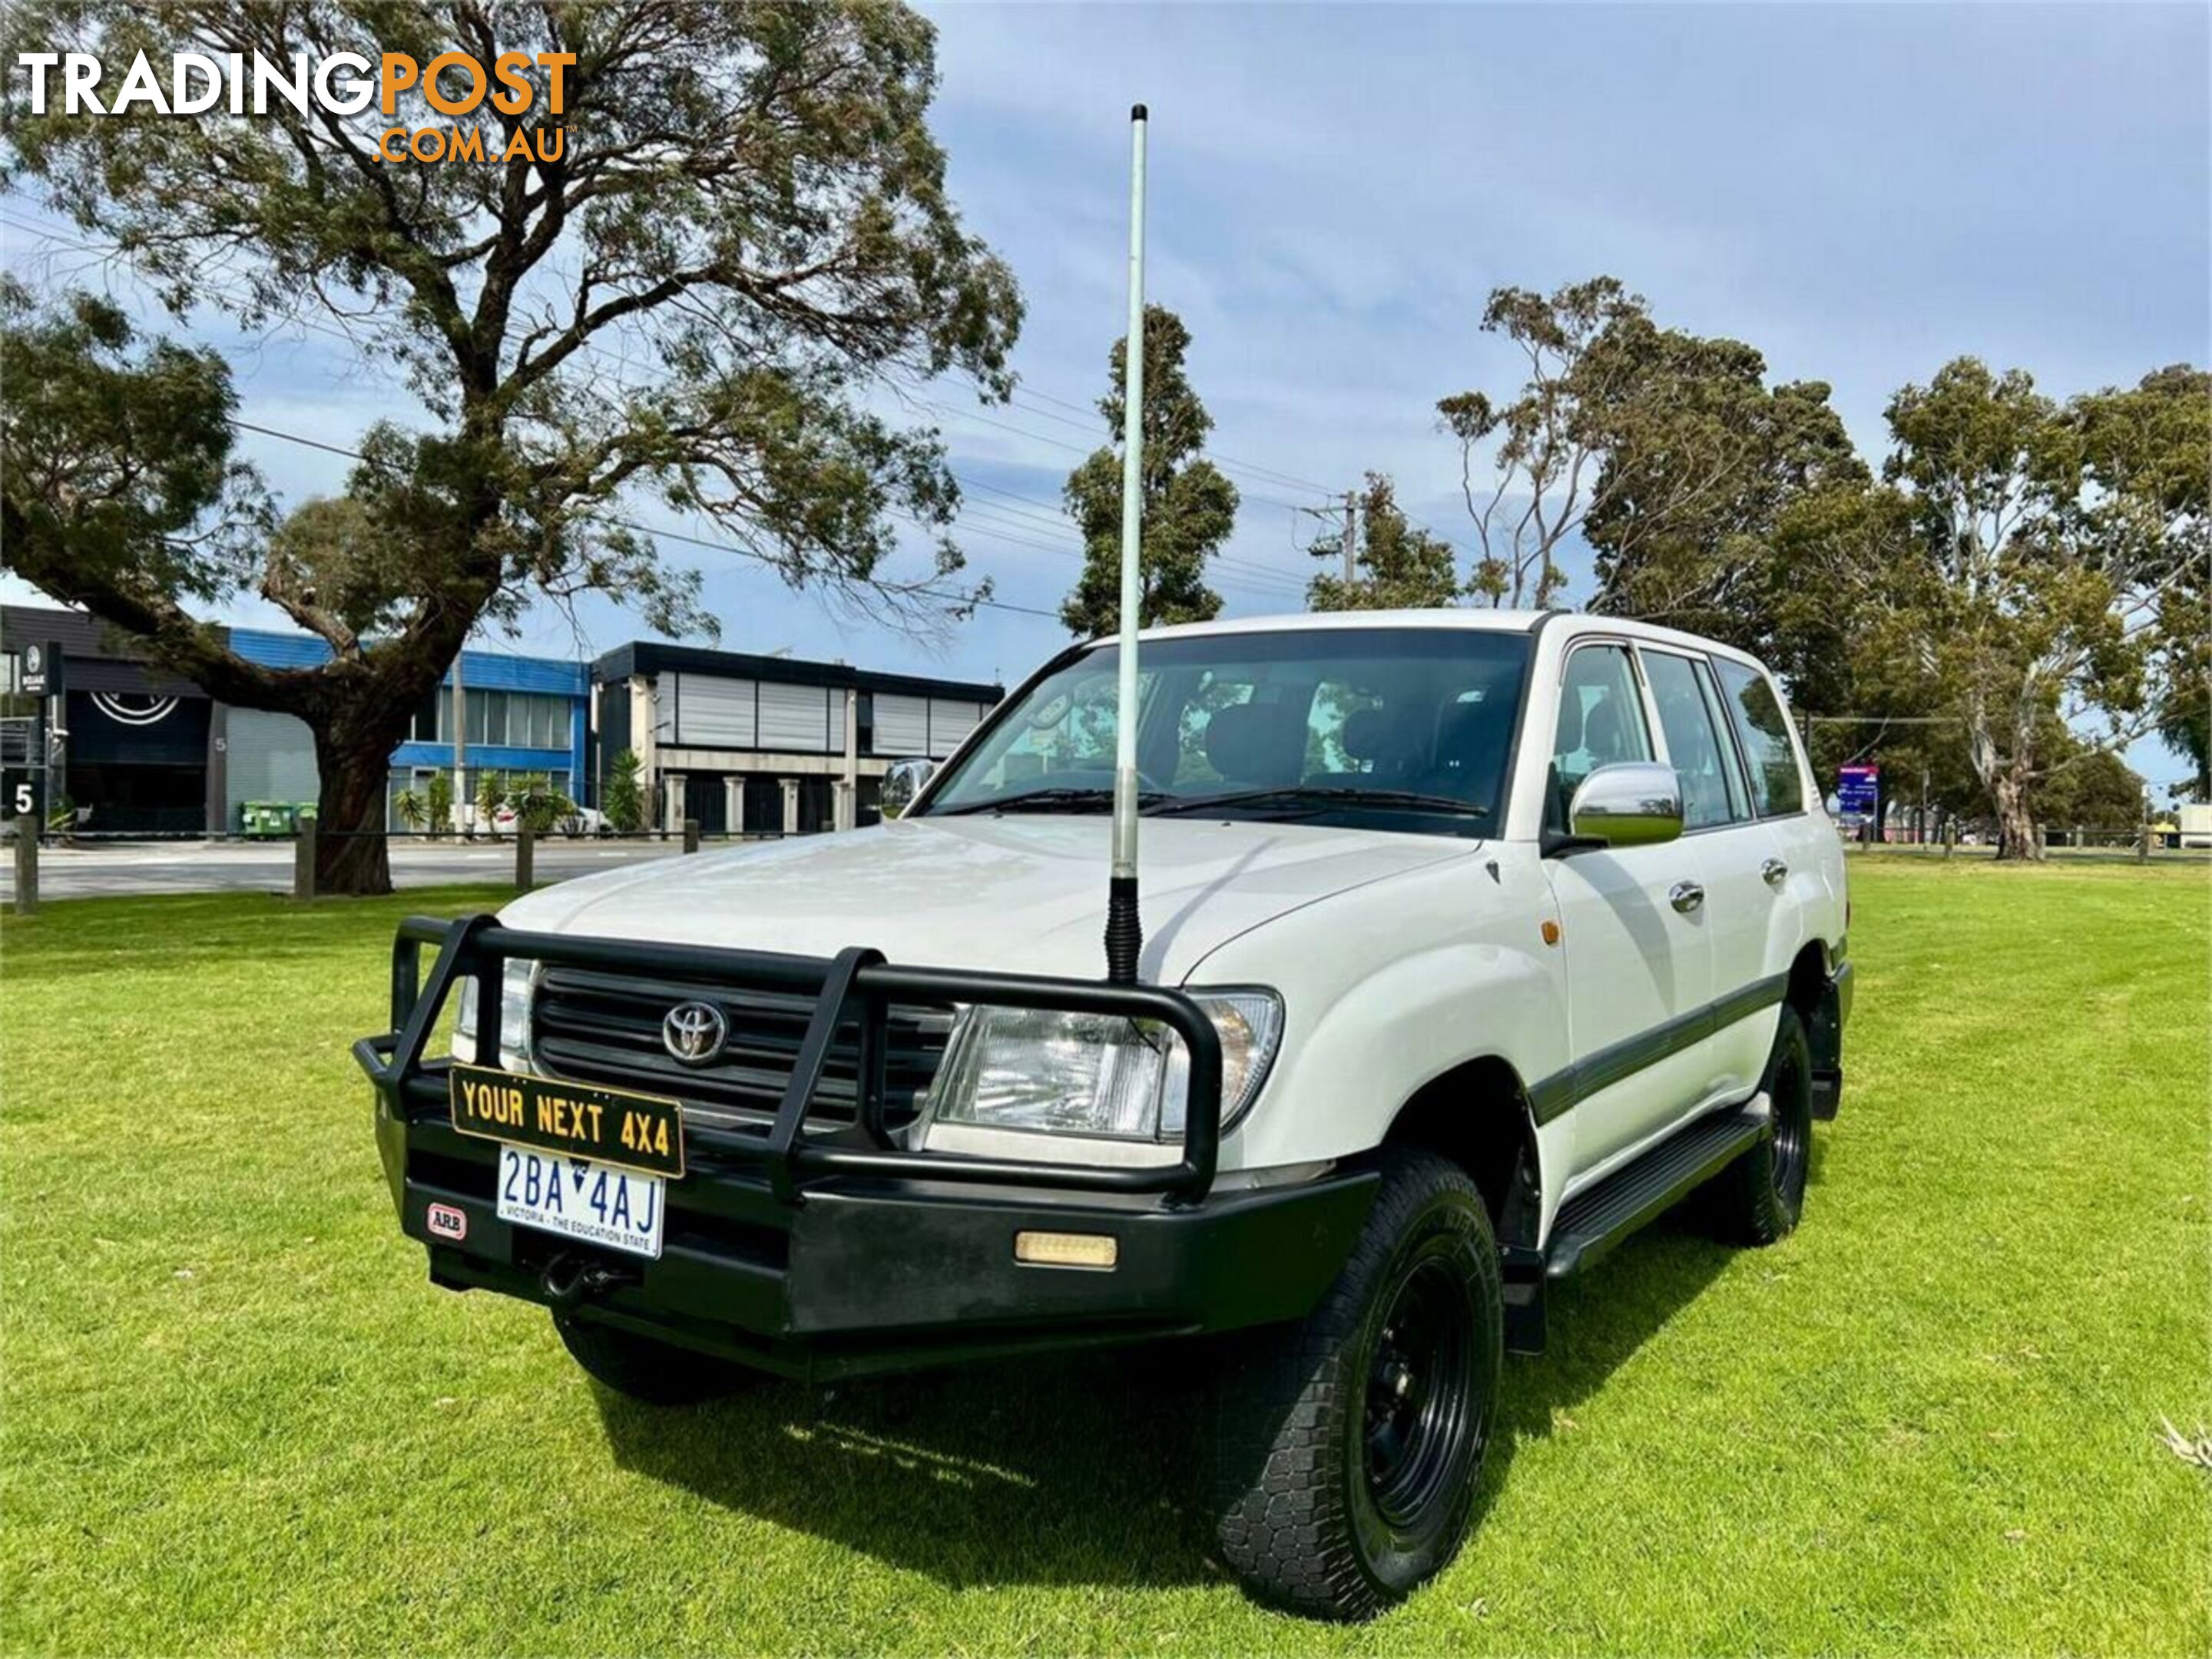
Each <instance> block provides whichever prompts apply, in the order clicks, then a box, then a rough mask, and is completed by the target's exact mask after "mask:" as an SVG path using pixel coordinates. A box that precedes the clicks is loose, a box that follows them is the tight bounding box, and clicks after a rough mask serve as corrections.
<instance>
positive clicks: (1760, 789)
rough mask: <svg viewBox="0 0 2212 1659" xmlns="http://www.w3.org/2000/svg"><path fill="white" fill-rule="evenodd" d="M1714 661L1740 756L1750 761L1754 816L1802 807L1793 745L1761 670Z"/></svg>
mask: <svg viewBox="0 0 2212 1659" xmlns="http://www.w3.org/2000/svg"><path fill="white" fill-rule="evenodd" d="M1714 666H1715V667H1716V668H1717V670H1718V671H1719V673H1720V677H1721V687H1722V690H1724V691H1726V692H1727V694H1728V696H1727V698H1726V701H1727V703H1728V708H1729V719H1730V720H1734V721H1735V731H1736V736H1737V737H1739V738H1741V739H1742V741H1743V752H1744V758H1745V759H1746V760H1747V761H1749V762H1750V763H1751V798H1752V799H1753V802H1755V803H1756V804H1757V805H1758V807H1759V817H1778V816H1780V815H1781V814H1783V813H1785V812H1802V811H1804V810H1805V786H1804V783H1803V781H1802V779H1801V777H1800V776H1799V774H1798V771H1797V750H1796V745H1795V744H1792V743H1791V742H1790V722H1789V721H1788V720H1785V719H1784V717H1783V714H1782V705H1781V704H1780V703H1779V702H1776V701H1775V696H1774V690H1773V688H1772V687H1771V686H1770V685H1768V684H1767V683H1766V677H1765V675H1764V674H1761V673H1759V672H1757V671H1754V670H1753V669H1749V668H1746V667H1744V666H1743V665H1741V663H1733V662H1728V661H1725V660H1723V661H1719V662H1717V663H1716V664H1715V665H1714Z"/></svg>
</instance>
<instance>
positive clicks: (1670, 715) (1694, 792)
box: [1642, 651, 1747, 829]
mask: <svg viewBox="0 0 2212 1659" xmlns="http://www.w3.org/2000/svg"><path fill="white" fill-rule="evenodd" d="M1642 654H1643V657H1644V676H1645V678H1648V679H1650V682H1651V700H1652V702H1655V703H1656V704H1657V705H1658V707H1659V729H1660V730H1661V731H1662V732H1665V733H1666V734H1667V757H1668V760H1669V761H1670V762H1672V763H1673V764H1674V770H1675V772H1676V774H1677V775H1679V776H1680V778H1681V780H1682V827H1683V828H1684V829H1710V828H1711V827H1712V826H1713V825H1715V824H1717V823H1729V822H1731V821H1732V820H1734V819H1735V818H1739V817H1745V816H1747V815H1746V814H1745V812H1744V811H1743V810H1742V805H1741V799H1740V798H1737V797H1735V792H1734V791H1733V790H1731V788H1730V787H1729V786H1730V784H1731V783H1732V782H1733V781H1734V780H1733V779H1732V778H1731V777H1730V776H1729V765H1728V761H1729V758H1730V757H1729V752H1728V751H1729V741H1728V738H1726V737H1725V736H1723V734H1722V732H1721V731H1720V730H1719V728H1718V727H1717V726H1714V724H1713V717H1712V714H1711V710H1710V709H1709V708H1707V707H1706V704H1705V695H1704V693H1702V692H1701V691H1699V689H1698V677H1697V672H1696V665H1694V664H1693V663H1692V662H1691V660H1690V659H1688V658H1687V657H1678V656H1675V655H1674V653H1672V652H1668V651H1646V652H1644V653H1642Z"/></svg>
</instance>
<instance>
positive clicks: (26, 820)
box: [15, 812, 39, 916]
mask: <svg viewBox="0 0 2212 1659" xmlns="http://www.w3.org/2000/svg"><path fill="white" fill-rule="evenodd" d="M15 914H16V915H19V916H35V915H38V914H39V821H38V819H37V818H35V817H32V815H31V814H30V813H28V812H19V813H17V814H16V815H15Z"/></svg>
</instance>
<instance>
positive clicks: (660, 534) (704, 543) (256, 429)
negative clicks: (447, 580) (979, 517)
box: [230, 419, 1057, 617]
mask: <svg viewBox="0 0 2212 1659" xmlns="http://www.w3.org/2000/svg"><path fill="white" fill-rule="evenodd" d="M230 424H231V425H232V426H233V427H234V428H237V429H238V430H239V431H240V432H252V433H255V434H258V435H260V436H262V437H264V438H276V439H279V440H281V441H283V442H285V443H289V444H298V445H300V446H301V447H303V448H307V449H319V450H321V451H323V452H324V453H326V454H331V455H339V456H343V457H344V458H345V459H348V460H353V461H359V460H365V459H367V457H365V456H364V455H362V453H361V452H360V451H359V450H357V449H347V448H344V447H342V446H340V445H337V444H332V443H325V442H324V441H322V440H321V439H319V438H309V437H304V436H302V435H301V434H299V433H296V432H285V431H281V430H279V429H278V428H276V427H271V426H262V425H260V424H258V422H252V421H241V420H237V419H233V420H232V421H231V422H230ZM592 516H594V517H596V518H598V519H599V520H600V521H601V522H602V523H605V524H609V525H612V526H616V527H617V529H622V530H630V531H635V532H637V533H638V534H639V535H641V536H650V537H652V538H654V539H655V540H656V541H672V542H682V543H684V544H688V545H690V546H693V547H702V548H706V549H708V550H711V551H714V552H718V553H730V554H734V555H736V556H738V557H739V558H746V559H752V560H754V561H756V562H759V563H762V564H769V565H774V566H775V567H776V568H778V569H784V568H787V566H785V565H784V563H783V562H782V561H781V559H778V558H776V557H775V556H774V555H772V554H768V553H763V552H760V551H757V550H755V549H753V548H750V547H740V546H739V545H738V544H736V543H735V542H720V541H712V540H709V539H708V538H705V537H703V536H693V535H688V534H686V533H685V532H683V531H680V530H669V529H665V528H663V527H661V526H658V525H648V524H641V523H639V522H637V521H636V520H632V519H618V518H617V517H615V516H614V515H613V514H611V513H598V514H594V515H592ZM894 516H896V517H898V518H902V519H904V520H907V521H908V523H910V524H914V525H917V526H921V528H923V529H925V530H926V529H928V528H929V527H930V526H927V524H924V523H923V521H922V520H920V519H917V518H915V517H914V516H913V515H912V514H910V513H896V512H895V513H894ZM982 533H985V534H988V533H989V532H982ZM1046 551H1051V550H1050V549H1046ZM853 580H855V581H856V582H858V583H859V585H860V586H863V587H872V588H874V589H876V590H877V591H878V592H884V593H901V594H910V595H912V596H914V597H915V598H918V599H948V600H951V602H953V603H954V604H955V605H987V606H988V607H989V608H991V609H992V610H994V611H1018V612H1019V613H1021V614H1023V615H1024V616H1030V617H1052V616H1054V615H1055V614H1057V613H1055V612H1054V611H1040V610H1038V609H1037V608H1036V607H1035V606H1033V605H1015V604H1012V602H1011V601H1008V600H1005V599H990V598H987V597H986V596H984V595H981V594H978V593H958V592H951V593H948V592H945V590H944V589H942V588H933V587H927V586H921V585H920V584H918V583H917V584H908V583H904V582H886V581H882V580H877V579H875V578H873V577H855V578H854V579H853ZM986 580H988V578H986Z"/></svg>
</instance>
